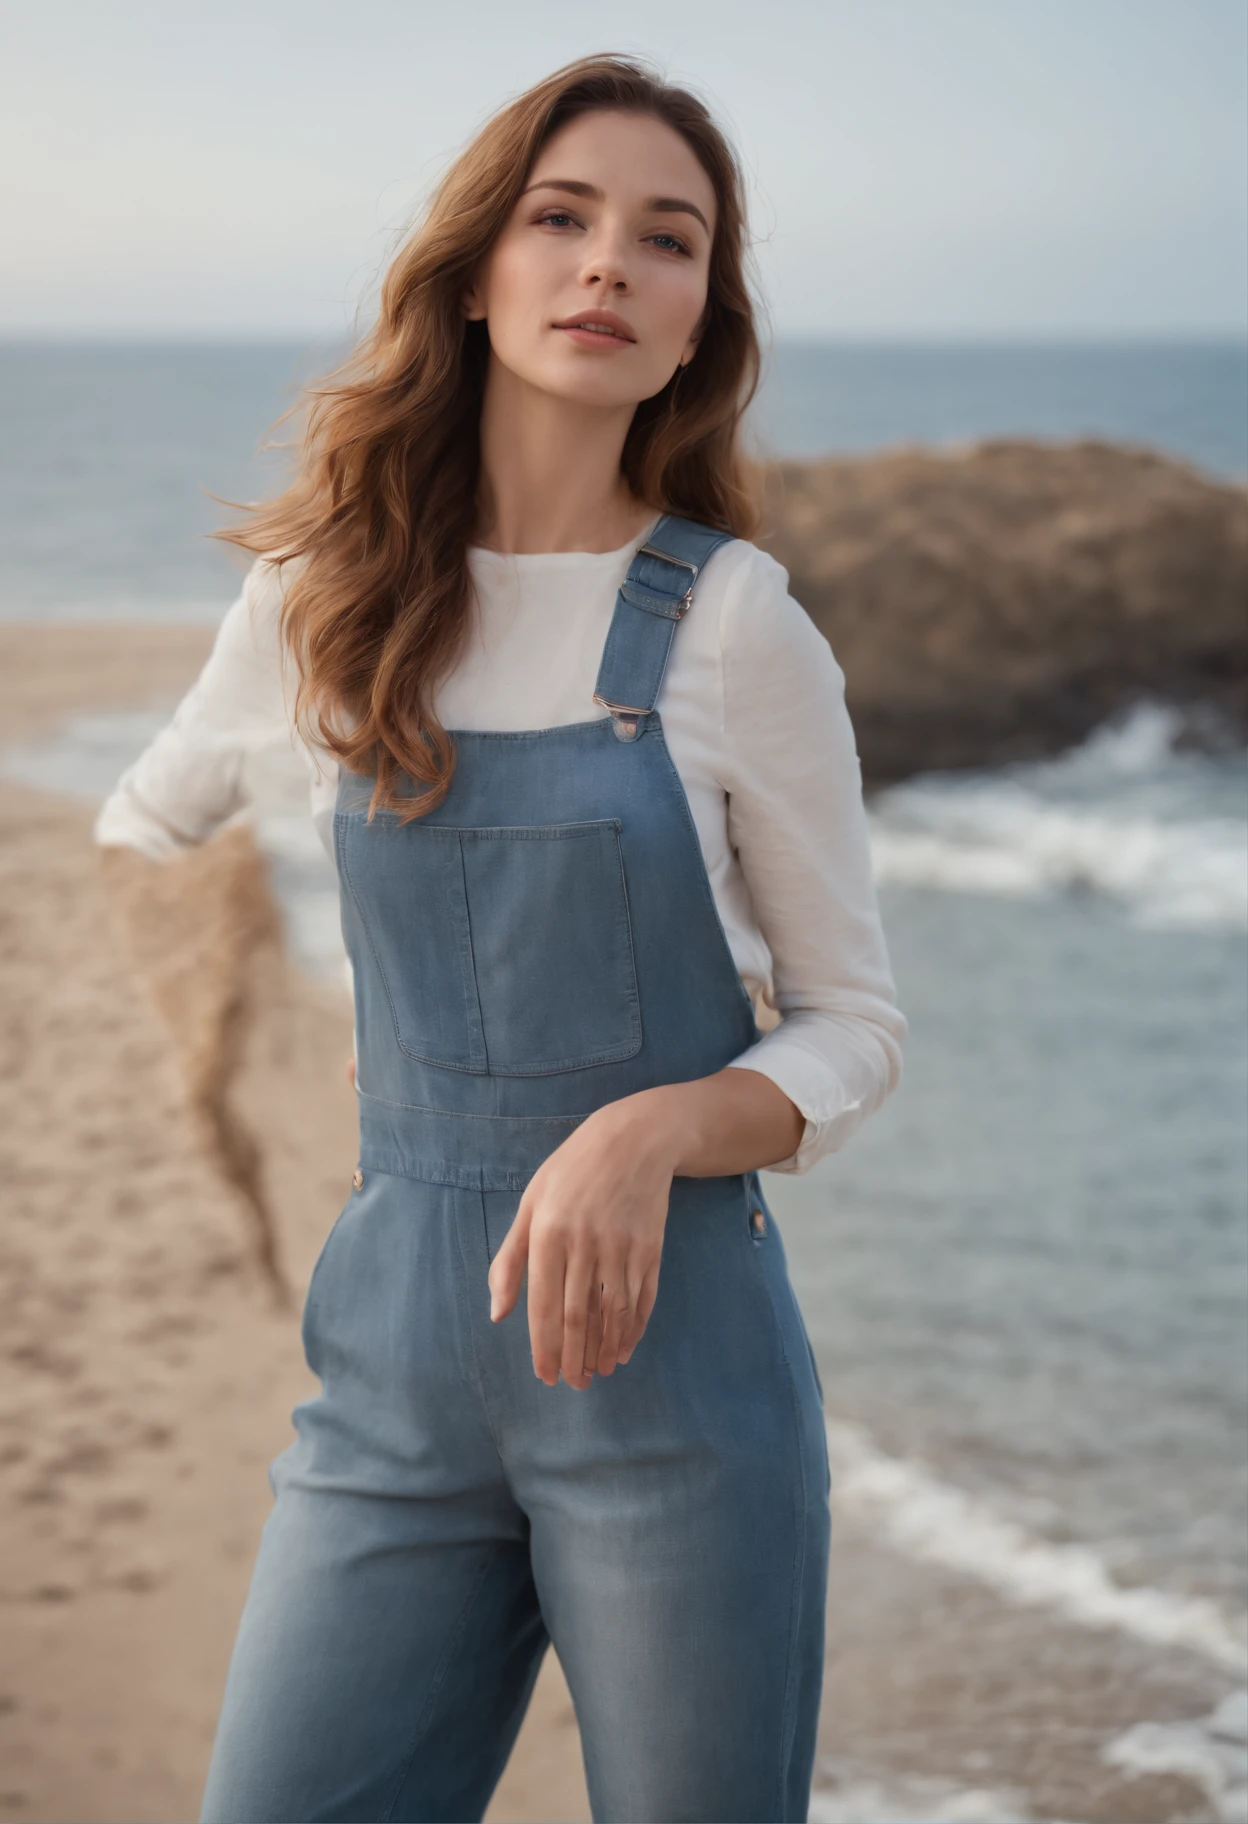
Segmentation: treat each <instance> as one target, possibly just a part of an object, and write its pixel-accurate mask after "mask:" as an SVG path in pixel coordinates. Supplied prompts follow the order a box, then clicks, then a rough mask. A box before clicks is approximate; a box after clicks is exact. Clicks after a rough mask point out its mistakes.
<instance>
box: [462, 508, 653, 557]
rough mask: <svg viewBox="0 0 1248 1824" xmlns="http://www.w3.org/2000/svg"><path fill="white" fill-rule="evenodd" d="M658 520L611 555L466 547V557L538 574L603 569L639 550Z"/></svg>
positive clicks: (646, 526)
mask: <svg viewBox="0 0 1248 1824" xmlns="http://www.w3.org/2000/svg"><path fill="white" fill-rule="evenodd" d="M662 517H663V515H662V514H661V513H656V514H655V515H654V518H653V519H651V520H650V521H649V523H648V524H647V525H645V526H643V527H642V529H641V531H640V532H639V533H637V534H635V535H634V536H633V537H632V538H630V539H629V540H628V542H627V543H626V544H623V545H620V546H618V547H617V548H616V549H615V550H614V551H494V550H491V548H490V546H489V545H469V547H468V555H469V556H470V557H474V558H487V559H490V560H491V561H492V562H494V563H496V564H514V565H515V566H516V567H517V569H521V570H540V569H545V568H548V567H549V568H551V569H556V570H564V569H567V568H568V567H569V566H570V565H573V564H602V565H603V566H604V567H608V566H610V565H612V564H617V563H618V562H619V561H620V559H621V558H622V557H627V556H630V555H631V554H632V553H633V552H634V551H636V550H637V549H638V547H639V546H641V545H644V544H645V542H646V540H647V539H648V538H649V536H650V534H651V533H652V532H653V531H654V528H655V527H656V526H657V525H658V523H659V521H660V520H661V519H662Z"/></svg>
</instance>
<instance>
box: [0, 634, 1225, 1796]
mask: <svg viewBox="0 0 1248 1824" xmlns="http://www.w3.org/2000/svg"><path fill="white" fill-rule="evenodd" d="M209 638H210V636H209V634H208V633H207V632H206V631H205V630H204V629H201V628H190V627H176V626H168V625H164V626H151V627H145V628H138V627H135V628H109V627H93V628H90V629H78V628H70V627H65V628H50V629H46V630H42V629H27V628H8V629H0V727H3V730H4V738H5V740H6V741H10V742H12V741H18V740H27V741H28V740H31V739H34V738H37V737H38V736H40V735H42V734H44V733H47V732H48V731H49V730H51V729H52V728H53V727H54V726H55V724H56V723H57V721H58V720H59V719H60V718H62V717H64V716H65V715H67V714H69V713H71V712H78V711H82V710H86V709H96V708H123V707H136V708H138V707H142V706H144V705H145V704H147V703H150V702H151V701H152V700H154V699H160V698H166V697H168V696H169V695H170V694H174V693H176V692H177V691H178V690H179V689H181V688H182V687H183V686H184V685H185V684H186V683H187V682H189V680H190V678H191V677H193V675H194V673H195V670H196V669H197V667H198V665H199V663H200V662H201V661H202V657H203V655H204V653H205V652H206V650H207V646H208V641H209ZM90 823H91V813H90V810H89V807H86V806H84V805H83V804H80V803H71V802H69V801H67V800H64V799H61V798H58V797H54V796H51V795H47V794H42V793H40V792H38V791H35V790H31V789H26V788H19V787H17V786H3V787H0V824H2V827H3V847H2V853H3V857H4V872H3V881H2V885H0V977H2V987H3V997H4V1005H5V1008H6V1019H5V1023H4V1041H3V1042H4V1052H3V1066H2V1068H0V1093H2V1094H3V1098H4V1120H3V1132H2V1139H0V1144H2V1145H3V1148H4V1186H5V1196H4V1211H5V1220H4V1223H3V1228H2V1230H0V1309H2V1334H3V1343H4V1350H5V1355H6V1372H5V1375H4V1380H3V1387H2V1389H0V1566H2V1567H3V1568H2V1569H0V1599H2V1601H3V1615H4V1625H3V1630H2V1643H0V1818H9V1819H28V1820H53V1819H66V1818H76V1819H90V1820H100V1821H101V1824H102V1821H105V1820H122V1819H133V1820H148V1819H153V1820H154V1819H181V1818H190V1817H193V1816H194V1815H195V1813H196V1810H197V1806H198V1797H199V1789H200V1784H201V1781H202V1777H203V1772H204V1768H205V1765H206V1759H207V1754H208V1751H209V1747H210V1743H211V1737H212V1729H213V1724H214V1719H215V1712H216V1705H217V1702H218V1699H219V1695H220V1688H221V1682H222V1679H223V1676H224V1671H225V1666H226V1662H227V1658H228V1654H229V1648H230V1644H231V1641H232V1638H233V1633H234V1628H235V1624H236V1621H237V1617H238V1612H239V1608H240V1606H241V1603H242V1599H243V1595H244V1592H245V1588H246V1581H247V1577H248V1573H249V1570H250V1565H251V1560H252V1557H253V1554H254V1550H255V1546H256V1541H257V1536H258V1533H259V1529H260V1527H261V1525H262V1523H263V1520H264V1517H265V1514H266V1513H267V1511H268V1506H269V1501H270V1494H269V1488H268V1483H267V1480H266V1476H265V1469H266V1465H267V1463H268V1461H269V1460H270V1459H271V1458H272V1456H273V1455H275V1454H276V1452H277V1451H278V1450H280V1449H282V1448H283V1447H284V1445H285V1444H286V1442H288V1440H289V1437H290V1435H291V1433H290V1420H289V1414H290V1410H291V1407H292V1406H293V1405H294V1404H295V1402H296V1401H297V1400H298V1399H300V1398H302V1397H304V1396H305V1395H306V1394H307V1393H308V1391H309V1390H310V1389H311V1387H312V1385H313V1383H312V1381H311V1377H310V1375H309V1374H308V1372H307V1370H306V1367H305V1366H304V1363H303V1360H302V1355H301V1352H300V1347H299V1335H298V1314H297V1304H298V1298H296V1300H295V1304H294V1306H292V1308H290V1309H288V1310H285V1311H282V1310H276V1309H274V1308H273V1306H272V1303H271V1301H270V1300H269V1299H268V1298H267V1297H266V1295H265V1291H264V1287H263V1285H262V1284H261V1283H260V1281H259V1280H258V1279H257V1277H256V1275H255V1273H254V1271H253V1269H252V1266H251V1263H250V1259H249V1256H248V1252H247V1249H246V1247H245V1231H244V1226H243V1221H242V1218H241V1215H240V1211H239V1208H238V1205H237V1203H236V1200H235V1198H234V1196H233V1194H232V1193H231V1192H230V1191H229V1190H228V1189H227V1188H226V1187H225V1186H224V1185H223V1183H222V1182H221V1180H220V1179H219V1177H218V1176H217V1175H216V1174H215V1173H214V1171H213V1170H212V1168H211V1166H210V1165H209V1163H208V1162H207V1161H206V1160H205V1159H204V1157H203V1156H202V1155H201V1153H200V1151H199V1150H198V1148H197V1146H196V1144H195V1140H194V1136H193V1133H192V1130H191V1128H190V1125H189V1123H188V1121H187V1118H186V1114H185V1112H184V1109H183V1107H182V1100H181V1093H180V1088H179V1081H178V1077H177V1074H176V1071H175V1067H174V1056H173V1052H172V1049H171V1046H170V1043H169V1039H168V1036H167V1033H166V1031H165V1029H164V1028H163V1027H162V1024H161V1022H160V1019H159V1018H158V1015H157V1013H156V1011H155V1009H154V1007H153V1005H152V1002H151V1000H150V998H149V996H148V995H147V993H146V992H145V990H144V988H143V986H142V984H141V983H140V982H139V981H138V980H137V979H136V977H135V974H134V972H133V970H132V969H131V967H130V965H129V963H128V961H127V958H126V953H125V950H124V947H123V945H122V943H121V940H120V936H119V934H118V932H117V930H116V927H115V924H114V921H113V919H112V918H111V916H110V911H109V906H108V903H107V901H106V898H105V896H104V893H103V890H102V886H101V881H100V876H99V870H98V865H97V857H96V854H95V852H94V851H93V849H92V846H91V844H90V840H89V830H90ZM349 1035H350V1017H349V1011H348V1009H347V1007H346V1005H345V1002H344V1000H343V999H342V998H341V997H339V996H337V995H336V994H335V993H334V992H333V991H332V990H330V989H328V988H325V987H322V986H319V985H317V984H315V983H312V982H310V981H308V980H306V979H304V978H303V977H301V976H298V975H296V974H295V972H294V971H293V970H292V969H290V968H289V967H287V966H285V965H279V964H277V963H274V964H272V966H271V967H270V969H269V971H268V975H267V978H266V981H265V984H264V993H263V996H262V1007H261V1017H260V1019H259V1020H258V1022H257V1025H256V1027H255V1030H254V1031H253V1033H252V1034H251V1037H250V1041H249V1044H248V1048H247V1059H246V1065H245V1068H244V1070H243V1072H242V1075H241V1078H240V1080H239V1082H238V1083H237V1085H236V1086H235V1105H236V1107H237V1108H238V1109H239V1110H240V1111H241V1112H242V1113H243V1114H244V1116H245V1118H246V1119H247V1120H248V1122H249V1123H250V1125H251V1126H252V1128H253V1129H254V1131H256V1132H257V1133H259V1134H261V1135H262V1136H263V1140H264V1156H263V1167H264V1175H265V1180H266V1185H267V1188H268V1192H269V1194H270V1197H271V1199H272V1203H273V1207H274V1210H275V1212H276V1216H277V1222H278V1229H279V1234H280V1243H281V1249H282V1253H283V1257H284V1259H285V1262H286V1264H287V1269H288V1272H289V1275H290V1279H291V1283H292V1286H293V1287H294V1288H295V1290H296V1293H297V1294H300V1293H301V1292H302V1288H303V1287H304V1286H305V1285H306V1282H307V1278H308V1274H309V1273H310V1271H311V1267H312V1264H313V1262H314V1260H315V1257H316V1254H317V1251H318V1248H319V1246H320V1243H321V1240H322V1238H323V1236H324V1235H325V1233H326V1232H327V1230H328V1229H329V1227H330V1225H331V1223H332V1221H333V1219H334V1217H335V1216H336V1215H337V1213H338V1210H339V1209H340V1207H341V1205H342V1202H343V1200H344V1197H345V1195H346V1192H347V1187H348V1183H349V1178H350V1173H351V1170H352V1167H353V1164H354V1152H353V1123H354V1110H353V1105H352V1096H351V1092H350V1089H349V1087H348V1085H347V1082H346V1079H345V1074H344V1068H343V1067H344V1062H345V1059H346V1057H347V1053H348V1050H349V1043H350V1036H349ZM833 1508H834V1552H833V1575H832V1591H831V1601H830V1623H829V1660H828V1681H827V1683H828V1690H827V1700H826V1704H825V1715H824V1723H823V1730H822V1735H821V1744H820V1763H819V1773H818V1779H817V1792H816V1801H815V1804H814V1806H812V1812H811V1816H812V1818H825V1819H827V1820H832V1819H836V1818H849V1817H853V1816H857V1817H860V1818H865V1817H871V1816H874V1817H883V1816H885V1815H887V1816H892V1817H902V1816H906V1817H914V1818H919V1817H926V1818H937V1817H948V1818H953V1817H955V1816H956V1817H959V1818H963V1819H974V1818H980V1819H989V1818H995V1819H997V1820H1002V1819H1004V1818H1006V1817H1007V1816H1010V1817H1020V1818H1021V1817H1032V1818H1065V1819H1072V1820H1073V1819H1076V1818H1079V1819H1084V1820H1104V1821H1106V1824H1112V1821H1114V1820H1121V1821H1123V1824H1148V1821H1149V1820H1163V1819H1190V1820H1196V1819H1203V1818H1208V1817H1209V1816H1210V1815H1211V1813H1210V1811H1209V1809H1208V1805H1207V1801H1206V1799H1205V1798H1204V1797H1202V1794H1201V1792H1200V1789H1199V1788H1198V1787H1197V1786H1196V1785H1195V1784H1193V1783H1191V1782H1190V1781H1187V1780H1184V1779H1181V1778H1178V1777H1177V1776H1175V1775H1174V1774H1165V1775H1159V1776H1152V1777H1148V1776H1143V1775H1138V1774H1135V1773H1133V1772H1131V1771H1130V1770H1127V1769H1124V1768H1122V1767H1117V1766H1114V1765H1111V1764H1109V1763H1108V1762H1107V1761H1106V1759H1105V1758H1104V1756H1103V1754H1102V1747H1103V1744H1104V1743H1105V1742H1106V1741H1107V1740H1109V1739H1111V1738H1112V1737H1113V1736H1114V1735H1115V1733H1116V1732H1118V1731H1121V1730H1124V1729H1126V1728H1127V1727H1128V1726H1130V1725H1131V1724H1134V1723H1136V1722H1137V1721H1138V1719H1140V1718H1141V1717H1142V1716H1149V1715H1155V1716H1158V1717H1164V1718H1178V1717H1192V1718H1195V1717H1199V1716H1203V1715H1205V1714H1206V1713H1207V1712H1208V1711H1209V1710H1210V1709H1211V1708H1212V1707H1213V1705H1214V1704H1215V1703H1216V1702H1218V1701H1219V1699H1220V1698H1221V1697H1222V1696H1223V1694H1224V1692H1225V1690H1226V1686H1227V1678H1226V1675H1225V1672H1224V1671H1221V1670H1219V1669H1218V1668H1216V1667H1215V1666H1214V1665H1213V1664H1211V1663H1210V1662H1209V1661H1208V1660H1207V1659H1206V1658H1202V1657H1201V1656H1200V1655H1199V1654H1197V1653H1195V1652H1193V1653H1191V1654H1189V1655H1186V1656H1184V1655H1183V1654H1182V1653H1170V1654H1168V1655H1167V1656H1166V1657H1165V1659H1164V1661H1163V1660H1161V1659H1159V1658H1158V1656H1157V1655H1156V1654H1155V1653H1153V1652H1151V1651H1150V1650H1149V1648H1148V1647H1147V1645H1146V1644H1145V1643H1143V1642H1142V1641H1141V1640H1140V1639H1138V1638H1135V1637H1133V1636H1132V1635H1131V1634H1130V1632H1129V1631H1124V1630H1115V1629H1113V1628H1103V1629H1099V1630H1097V1629H1092V1628H1088V1627H1079V1626H1077V1625H1075V1624H1074V1623H1073V1622H1071V1621H1068V1620H1062V1619H1061V1618H1060V1617H1058V1616H1057V1615H1055V1614H1054V1613H1053V1612H1052V1611H1051V1610H1050V1609H1046V1608H1045V1607H1044V1606H1043V1605H1042V1604H1040V1605H1037V1606H1034V1607H1032V1608H1029V1609H1022V1608H1019V1607H1016V1606H1011V1605H1009V1604H1007V1603H1005V1602H1003V1601H1002V1600H1000V1598H999V1596H998V1595H997V1594H995V1593H993V1592H992V1591H991V1590H990V1589H989V1588H987V1587H986V1586H985V1584H984V1583H983V1582H982V1581H978V1580H976V1578H974V1577H973V1576H970V1575H964V1574H960V1573H957V1572H954V1571H952V1570H949V1569H942V1568H940V1567H938V1566H934V1565H932V1564H925V1563H922V1562H919V1561H918V1560H916V1559H913V1558H907V1557H905V1556H904V1555H902V1554H900V1553H898V1552H897V1551H895V1550H894V1549H892V1548H891V1547H890V1546H889V1545H888V1543H887V1542H885V1541H883V1540H882V1539H880V1538H878V1537H875V1536H873V1535H872V1533H871V1531H870V1530H869V1529H864V1528H862V1527H861V1526H856V1525H855V1524H854V1522H853V1520H852V1518H841V1517H840V1516H839V1515H838V1509H837V1489H836V1486H835V1481H834V1488H833ZM958 1807H960V1809H958ZM588 1816H589V1812H588V1805H587V1801H586V1797H585V1789H584V1782H583V1777H582V1773H581V1766H580V1755H579V1741H578V1737H577V1731H576V1723H575V1715H574V1712H573V1708H572V1704H571V1700H570V1697H569V1695H568V1692H567V1688H566V1686H565V1685H564V1684H563V1681H562V1678H561V1675H560V1673H559V1669H558V1664H557V1661H556V1659H555V1657H554V1655H553V1653H552V1654H550V1655H548V1656H547V1660H546V1663H545V1666H544V1668H543V1672H542V1677H541V1680H540V1682H539V1686H538V1690H537V1693H536V1696H535V1699H534V1702H533V1705H532V1707H531V1710H530V1713H529V1716H528V1718H527V1719H526V1723H525V1726H524V1730H523V1733H522V1736H521V1739H520V1741H519V1743H518V1745H517V1748H516V1751H515V1754H514V1756H513V1759H512V1763H511V1765H510V1767H509V1768H508V1770H507V1772H506V1774H505V1776H504V1779H503V1782H502V1784H501V1785H500V1787H499V1790H498V1792H497V1793H496V1795H495V1799H494V1801H493V1804H492V1806H491V1808H490V1811H489V1813H488V1817H489V1818H490V1819H492V1820H504V1819H513V1820H517V1821H519V1820H527V1819H547V1820H576V1819H586V1818H588Z"/></svg>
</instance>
